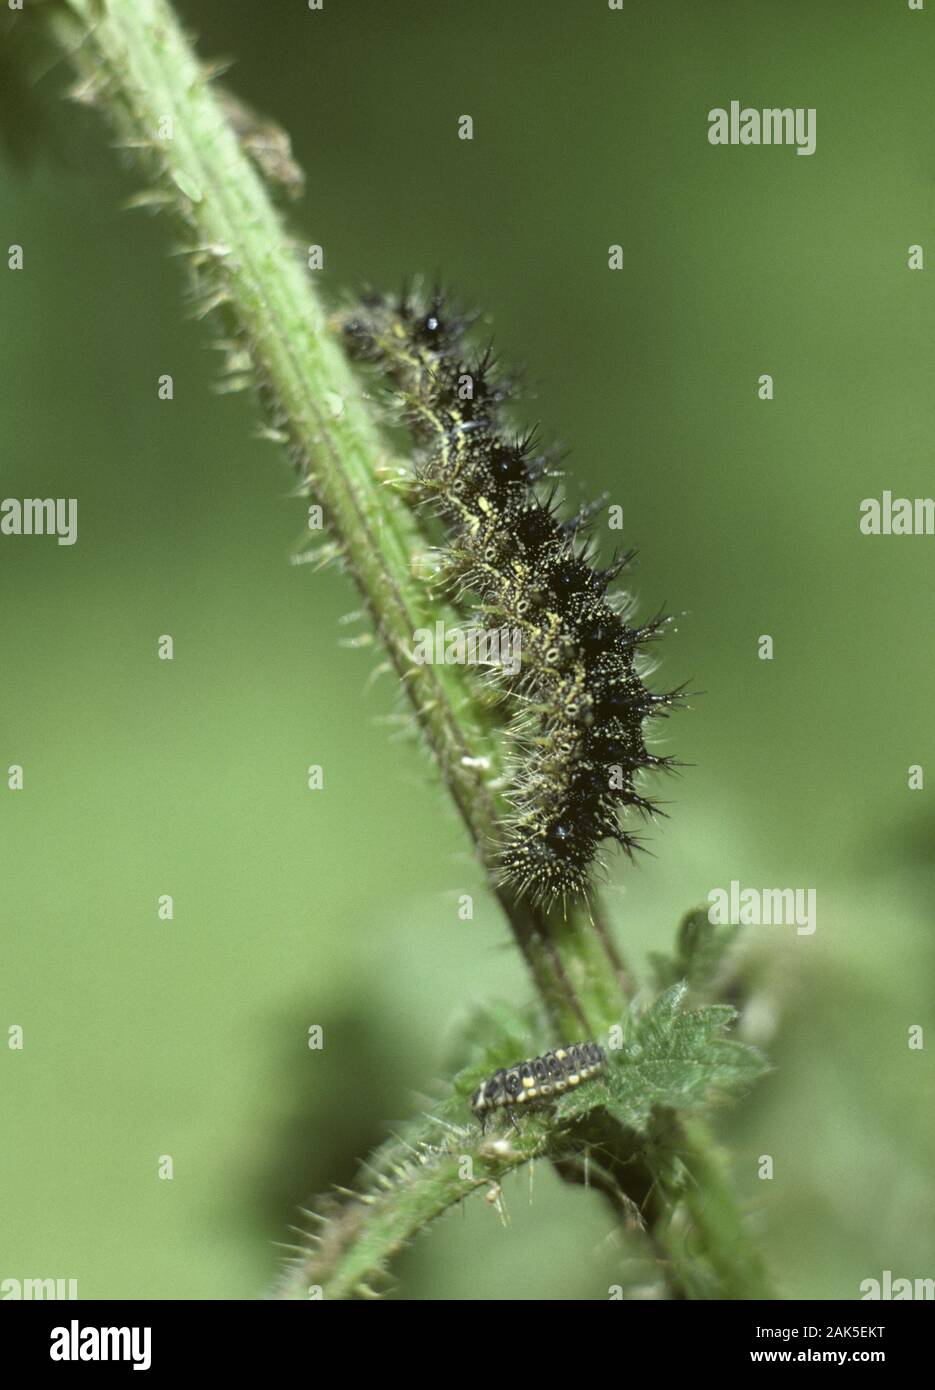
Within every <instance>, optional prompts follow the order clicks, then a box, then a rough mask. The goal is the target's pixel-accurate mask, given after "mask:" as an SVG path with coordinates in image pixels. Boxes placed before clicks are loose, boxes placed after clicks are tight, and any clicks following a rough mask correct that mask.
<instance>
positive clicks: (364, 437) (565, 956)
mask: <svg viewBox="0 0 935 1390" xmlns="http://www.w3.org/2000/svg"><path fill="white" fill-rule="evenodd" d="M50 23H51V24H52V27H53V30H54V32H55V34H56V36H57V38H58V40H59V42H60V43H61V44H62V45H63V46H64V47H65V49H66V50H67V52H68V54H69V56H70V58H71V60H72V62H73V64H74V67H75V68H76V70H77V72H78V74H79V78H80V96H81V99H82V100H84V101H85V102H87V103H88V104H92V105H97V106H100V107H101V108H102V109H103V110H104V112H105V113H106V115H107V117H108V119H109V120H110V121H111V123H112V125H113V127H114V128H115V130H116V132H117V134H118V137H119V141H120V143H121V144H122V145H124V146H125V147H128V148H130V149H132V150H134V151H135V152H136V153H137V155H138V157H139V162H140V164H141V166H142V167H143V169H144V171H145V172H146V174H147V176H148V177H149V178H150V179H151V180H152V182H153V185H154V186H153V188H152V190H151V192H150V193H149V194H148V195H145V196H144V198H141V199H140V200H139V201H140V202H141V203H143V202H147V201H148V202H151V203H153V204H154V205H160V204H162V205H164V207H165V209H166V211H167V212H169V213H170V215H172V216H173V217H174V219H175V221H176V222H177V224H179V225H180V226H181V227H182V228H183V230H184V234H185V237H186V249H187V250H188V252H189V253H190V255H191V259H192V264H193V267H194V268H195V271H196V273H197V276H198V280H199V284H200V295H199V312H205V313H207V312H208V311H210V310H217V311H218V312H219V313H220V314H221V315H222V316H223V318H224V320H225V322H226V324H227V325H228V328H229V329H230V330H232V331H233V332H234V333H235V334H236V335H237V340H238V346H239V347H240V348H241V350H246V351H247V352H249V355H250V359H251V363H252V371H253V374H254V377H255V379H256V380H257V382H258V383H259V384H260V386H261V388H262V392H263V394H264V396H265V398H266V399H267V401H269V402H271V409H272V417H273V423H274V424H275V425H276V427H277V429H280V430H281V431H282V432H283V433H284V434H285V435H286V436H287V437H288V440H289V443H290V446H291V453H292V456H293V458H294V459H295V461H296V464H297V466H298V468H299V469H300V471H301V473H302V475H303V476H304V478H305V479H306V480H307V481H308V483H309V484H310V486H311V487H312V488H313V490H314V493H315V495H316V497H317V498H318V499H319V500H320V502H321V504H322V506H323V509H324V512H325V517H326V522H327V525H328V528H329V533H330V535H331V536H332V537H333V538H334V539H335V541H336V542H337V544H338V547H339V548H340V556H341V560H342V562H343V564H344V566H345V567H346V568H347V570H348V571H349V572H350V574H351V575H352V576H353V579H354V581H355V582H356V584H357V586H358V588H359V589H360V591H361V594H362V595H363V598H364V601H365V603H366V606H367V609H368V610H369V612H370V614H371V616H372V619H373V622H374V624H375V626H376V629H377V631H378V633H379V635H380V637H381V638H382V641H383V643H384V644H385V646H386V648H387V651H388V653H389V656H390V659H391V661H392V663H393V665H394V667H395V669H396V670H397V672H398V673H399V675H400V677H401V678H402V680H403V684H404V688H405V690H406V692H407V694H408V697H409V699H410V701H411V703H412V705H413V707H414V710H415V713H416V717H417V719H418V722H419V724H420V725H421V728H422V730H423V732H424V734H425V737H426V739H427V741H428V744H429V746H430V748H431V749H432V752H433V753H434V755H435V757H436V759H437V762H438V764H439V767H440V769H441V771H442V774H443V776H444V779H445V782H446V783H447V786H448V788H449V791H450V792H451V795H452V797H453V799H454V801H455V804H456V805H457V807H458V809H459V811H460V813H461V815H462V817H463V819H464V821H465V823H466V825H467V827H468V830H469V832H470V835H471V838H472V840H473V842H474V844H475V846H476V849H477V853H478V855H479V857H480V859H481V862H482V863H483V865H484V867H485V869H486V871H487V876H488V879H489V881H490V883H491V886H492V889H493V891H494V892H495V893H496V895H497V897H498V898H499V901H500V903H501V906H502V908H503V910H504V912H505V914H506V917H507V919H508V921H509V923H510V925H511V927H512V930H513V934H514V937H515V939H516V941H517V943H518V945H519V947H520V949H521V951H522V953H523V955H524V957H525V958H526V961H527V963H528V965H529V967H530V969H531V971H532V974H533V977H534V980H535V983H536V986H537V988H538V991H539V993H540V996H541V997H542V999H543V1001H544V1003H545V1005H546V1007H547V1009H548V1011H549V1014H550V1016H551V1018H552V1020H553V1024H554V1027H555V1029H556V1031H557V1033H560V1034H562V1035H563V1036H570V1037H576V1036H582V1035H583V1034H584V1033H586V1032H592V1031H595V1030H597V1029H599V1028H600V1027H603V1026H605V1025H606V1023H607V1022H608V1021H609V1019H611V1018H613V1017H615V1016H616V1015H617V1014H618V1013H619V1010H620V1007H621V1005H622V1003H623V999H624V992H625V990H626V987H627V980H626V976H625V973H624V970H623V967H622V965H621V963H620V961H619V959H618V958H617V957H616V954H615V951H614V948H613V946H612V944H611V941H610V936H609V931H608V929H607V927H606V924H605V923H604V922H603V920H602V919H601V917H600V911H599V908H597V907H596V906H594V905H592V908H591V913H590V914H589V912H588V909H587V907H584V906H581V905H574V906H570V907H569V908H568V911H567V915H566V914H565V913H563V911H562V910H561V909H556V910H554V911H551V912H544V911H540V910H538V909H536V908H535V907H533V906H532V905H531V904H529V903H528V902H526V901H522V900H519V899H517V898H516V897H515V895H514V894H512V893H511V892H509V891H508V890H507V889H506V888H504V887H503V886H501V885H500V884H498V882H497V871H496V858H495V856H496V847H497V845H498V843H499V842H500V839H501V816H502V813H503V809H504V808H503V804H502V802H501V800H500V795H499V792H498V790H497V786H498V779H499V778H500V777H501V774H502V771H503V768H502V766H501V755H500V752H499V749H498V745H497V742H496V741H495V739H494V738H493V736H492V730H491V728H490V724H489V714H488V713H487V712H486V711H485V710H484V708H483V706H482V705H481V704H480V702H479V701H478V698H477V693H476V691H475V689H473V688H472V685H471V683H470V678H469V676H468V674H467V673H466V671H465V669H464V668H463V667H458V666H443V665H439V666H435V665H419V664H417V663H415V662H414V661H413V660H412V658H411V656H410V652H411V649H412V644H413V640H414V633H415V631H416V629H417V628H422V627H429V626H431V625H432V624H433V623H434V621H435V620H436V619H437V618H438V617H439V616H440V612H441V606H440V604H439V602H438V601H437V599H436V598H433V596H432V595H431V594H430V593H429V592H428V591H427V588H426V586H425V584H424V582H423V581H422V580H420V579H417V578H416V577H415V576H414V575H413V556H414V555H417V554H419V553H421V552H422V551H423V550H424V548H425V537H424V536H423V535H422V533H421V532H420V531H419V529H418V523H417V522H416V520H415V519H414V517H413V515H412V513H411V511H410V509H409V508H408V507H407V505H406V504H405V502H404V501H403V499H402V498H401V497H400V496H399V495H398V493H397V492H396V490H394V489H393V488H391V487H388V486H386V485H385V480H384V477H383V476H382V475H380V473H379V471H378V470H379V466H380V465H386V464H387V463H388V462H389V460H388V459H387V453H386V445H385V442H384V441H383V439H382V438H381V436H380V434H379V431H378V428H377V425H376V423H375V422H374V419H373V417H372V414H371V413H370V410H369V409H368V407H367V406H366V404H365V402H364V401H363V399H362V395H361V390H360V386H359V383H358V381H357V380H356V378H355V377H354V375H353V373H352V370H351V368H350V366H349V365H348V363H347V361H346V359H345V357H344V354H343V353H342V351H341V350H340V347H339V345H338V343H337V342H336V341H335V340H334V337H333V335H332V334H331V332H330V331H329V329H328V324H327V315H326V312H325V309H324V307H323V305H322V303H321V300H320V298H319V296H318V294H317V293H316V291H315V289H314V287H313V284H312V278H313V277H312V275H311V274H309V273H308V272H307V271H306V269H305V268H304V266H303V265H302V264H301V262H300V259H299V257H298V255H297V252H296V248H295V246H294V245H293V243H292V242H291V240H290V238H289V237H288V236H287V235H286V233H285V231H284V229H283V226H282V223H281V220H280V217H279V215H278V213H277V212H276V210H275V208H274V207H273V205H272V203H271V201H270V198H269V195H268V193H267V190H266V188H265V186H264V185H263V183H262V181H261V179H260V177H259V176H258V174H257V172H256V170H255V169H254V167H253V165H252V164H251V163H250V161H249V159H248V158H247V156H246V155H245V154H244V152H243V150H242V149H241V147H240V144H239V142H238V139H237V137H236V136H235V134H234V133H233V131H232V130H231V128H230V126H229V124H228V122H227V120H226V118H225V115H224V112H223V110H222V108H221V105H220V103H219V102H218V101H217V99H216V96H215V94H214V92H213V90H212V88H211V84H210V80H209V78H208V76H207V75H206V73H205V71H204V70H203V69H202V67H201V66H200V65H199V63H198V61H197V59H196V57H195V55H194V54H193V52H192V50H191V48H190V46H189V44H188V42H187V41H186V39H185V37H184V35H183V34H182V32H181V30H180V28H179V26H178V23H177V21H176V19H175V17H174V15H173V13H172V11H171V9H170V8H169V6H168V5H167V4H166V3H165V0H67V3H66V6H65V8H64V9H61V10H60V9H55V10H53V12H52V14H51V15H50ZM167 118H169V120H171V129H169V127H168V126H167ZM592 915H593V920H592Z"/></svg>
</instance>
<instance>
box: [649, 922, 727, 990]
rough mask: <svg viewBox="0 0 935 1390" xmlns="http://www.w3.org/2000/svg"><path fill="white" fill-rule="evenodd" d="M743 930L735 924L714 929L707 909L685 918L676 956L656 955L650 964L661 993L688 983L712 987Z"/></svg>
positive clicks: (652, 957)
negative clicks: (740, 930) (679, 983)
mask: <svg viewBox="0 0 935 1390" xmlns="http://www.w3.org/2000/svg"><path fill="white" fill-rule="evenodd" d="M738 931H739V927H737V926H736V925H734V924H733V923H730V922H728V923H725V924H724V925H717V926H715V925H713V924H712V923H711V922H710V921H709V920H708V914H707V912H706V911H705V910H704V908H694V909H693V910H692V911H691V912H688V913H686V914H685V916H684V917H683V918H682V921H681V924H680V926H679V930H678V935H677V937H676V942H675V955H674V956H667V955H662V954H660V953H658V952H653V953H652V955H651V957H650V960H651V962H652V966H653V970H654V972H655V976H656V982H657V984H658V985H659V987H660V989H667V988H669V987H670V986H672V985H674V984H676V983H678V982H679V981H680V980H684V981H685V982H686V983H687V984H688V985H690V986H691V988H692V989H696V990H703V989H705V988H706V987H707V986H709V985H710V984H711V983H712V982H713V980H714V978H715V976H716V975H717V972H718V970H719V969H720V966H721V963H722V961H723V960H724V957H725V956H726V955H727V953H728V951H729V950H730V948H731V946H732V945H733V943H734V941H735V940H736V937H737V933H738Z"/></svg>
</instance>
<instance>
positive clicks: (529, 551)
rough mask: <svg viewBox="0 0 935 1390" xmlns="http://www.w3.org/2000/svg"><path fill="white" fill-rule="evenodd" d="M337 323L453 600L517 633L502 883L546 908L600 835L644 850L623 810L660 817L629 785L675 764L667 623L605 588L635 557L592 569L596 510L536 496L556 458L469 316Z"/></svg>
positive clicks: (381, 308)
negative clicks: (408, 473) (524, 427)
mask: <svg viewBox="0 0 935 1390" xmlns="http://www.w3.org/2000/svg"><path fill="white" fill-rule="evenodd" d="M338 323H339V325H340V327H341V329H342V332H343V336H344V341H345V343H346V344H347V347H348V350H349V352H350V354H351V356H352V357H353V358H355V359H356V360H359V361H364V362H370V363H374V364H376V365H377V366H378V367H379V368H380V370H381V371H382V372H383V374H384V376H385V377H386V378H387V380H388V382H389V384H390V387H391V390H392V393H393V397H394V401H395V404H396V406H397V408H398V413H399V414H400V416H401V418H402V420H403V422H404V423H405V424H406V425H407V426H408V428H409V429H410V431H411V433H412V435H413V437H414V440H415V443H416V450H417V452H416V456H415V464H414V467H415V475H416V479H417V481H418V485H419V491H420V493H421V497H422V499H423V500H425V501H427V502H428V503H429V504H430V505H432V506H433V507H434V509H435V511H436V512H437V514H438V516H439V517H440V518H441V520H442V522H443V524H444V527H445V529H446V532H447V539H446V544H445V546H444V549H443V552H442V553H443V556H444V560H445V569H446V573H447V576H448V578H449V579H450V582H451V586H452V590H453V591H454V592H456V593H457V594H459V595H463V594H465V593H470V594H471V595H474V596H476V600H477V619H478V622H479V623H480V624H481V625H482V626H483V627H485V628H487V629H503V628H508V629H510V630H512V631H513V632H514V633H519V634H520V636H521V648H522V658H521V663H520V669H519V671H518V672H517V673H516V674H515V675H513V676H512V677H509V678H507V677H502V679H506V680H508V693H509V696H510V697H511V698H512V700H513V725H512V734H513V737H514V745H513V746H514V748H515V754H514V756H513V758H512V766H511V774H510V776H511V785H510V787H509V792H508V799H509V804H510V807H511V814H510V816H509V818H508V822H507V825H506V832H505V836H504V842H503V844H502V845H501V846H499V847H498V853H499V859H500V865H501V874H502V879H503V881H504V882H506V883H508V884H509V885H511V886H512V887H513V889H514V890H515V891H516V892H518V893H519V894H528V895H529V896H530V897H532V898H533V900H534V901H537V902H544V903H546V904H550V903H552V902H553V901H554V900H555V899H565V898H574V897H577V896H581V895H584V894H586V893H587V891H588V887H589V883H590V875H591V870H592V866H593V864H594V861H595V858H596V855H597V851H598V846H599V845H600V843H601V842H602V841H604V840H607V839H613V840H616V841H618V842H619V843H620V844H621V845H622V846H623V848H624V850H625V851H627V852H628V853H632V851H633V850H634V849H635V848H636V847H637V845H638V839H637V837H636V836H635V835H633V834H632V833H631V832H630V831H629V830H625V829H623V828H621V826H620V823H619V818H620V814H621V812H624V811H627V810H635V811H637V812H638V813H641V814H643V815H650V814H652V813H653V812H654V811H655V810H656V809H657V808H656V807H655V806H654V805H653V803H652V802H650V801H648V800H647V799H646V798H645V797H643V796H642V795H641V794H640V792H639V790H638V789H637V785H636V783H637V778H638V775H639V774H640V773H641V772H642V771H643V770H644V769H648V768H668V767H671V766H672V765H673V760H672V759H671V758H667V757H662V756H656V755H654V754H652V753H650V752H649V751H648V750H647V748H646V744H645V741H644V737H643V723H644V720H645V719H646V718H647V717H648V716H651V715H660V714H665V713H666V712H667V711H668V709H669V707H671V706H672V705H673V703H675V701H676V699H677V697H678V694H679V692H678V691H673V692H670V693H668V694H653V693H651V692H650V691H649V690H648V689H647V688H646V686H645V685H644V684H643V680H642V678H641V673H640V669H639V663H638V653H639V650H640V648H641V647H642V645H643V644H645V643H646V642H647V641H649V640H650V639H651V638H653V637H654V636H656V634H657V633H658V632H659V630H660V628H661V627H662V626H663V624H664V622H665V619H663V618H662V617H661V616H660V617H657V618H654V619H652V620H651V621H650V622H647V623H645V624H643V625H642V626H640V627H631V626H630V625H629V623H628V622H627V621H626V617H625V614H626V611H627V600H626V596H625V595H623V594H621V593H619V592H617V593H614V592H613V591H612V584H613V581H614V580H615V579H616V577H617V575H618V574H619V573H620V571H621V569H622V568H623V567H624V565H625V564H626V563H627V561H628V560H629V559H630V556H626V557H624V558H623V559H620V560H617V561H615V562H614V563H613V564H611V565H610V566H609V567H607V568H604V569H599V568H597V567H596V566H595V563H594V555H593V550H592V547H590V546H589V544H588V542H587V539H586V537H587V532H588V527H589V522H590V520H591V519H592V518H593V516H594V514H595V512H596V510H597V507H588V506H586V507H583V508H582V509H580V510H579V511H578V512H577V513H576V514H575V515H574V516H572V517H570V518H568V519H565V520H563V519H562V518H561V516H560V514H559V506H558V501H557V497H556V492H555V489H554V485H553V486H552V489H551V491H545V492H543V488H544V487H545V488H548V479H549V477H550V476H552V477H554V476H555V475H554V471H553V470H552V468H551V466H550V465H551V461H550V456H549V454H548V453H546V452H543V451H541V450H540V449H538V448H537V445H536V442H535V434H534V432H527V433H524V434H516V433H513V432H511V430H510V429H509V428H507V427H506V426H505V425H504V424H503V423H502V421H501V414H502V410H503V407H504V405H505V403H506V402H508V401H509V400H510V398H511V396H512V395H513V394H514V388H513V387H512V386H511V384H510V382H509V380H508V379H507V378H506V377H505V376H504V375H503V374H502V373H501V372H498V371H497V370H496V368H495V365H494V360H493V357H492V354H491V351H490V349H489V348H488V349H487V350H486V351H485V352H482V353H480V354H479V355H478V354H472V353H471V352H470V351H469V349H468V348H467V347H466V345H465V337H466V334H467V330H468V328H469V323H470V321H469V319H468V318H467V317H466V316H464V315H463V314H461V313H459V312H458V311H457V310H456V309H454V308H452V307H451V306H450V305H449V304H448V302H447V301H446V300H444V299H443V297H442V296H441V295H438V294H435V295H432V296H429V297H427V298H423V297H421V296H420V295H417V294H411V293H407V294H404V295H403V296H402V297H401V298H400V299H397V300H392V301H391V300H388V299H386V298H384V297H383V296H380V295H370V296H369V297H367V298H366V299H365V300H364V302H363V303H362V304H361V305H359V306H357V307H355V308H354V309H353V310H349V311H347V312H346V313H344V314H342V315H339V317H338Z"/></svg>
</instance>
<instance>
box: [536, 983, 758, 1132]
mask: <svg viewBox="0 0 935 1390" xmlns="http://www.w3.org/2000/svg"><path fill="white" fill-rule="evenodd" d="M687 990H688V986H687V984H686V983H685V981H680V982H679V983H678V984H676V985H673V986H672V987H671V988H670V989H667V990H666V991H665V993H663V994H661V995H660V996H659V998H658V999H656V1000H655V1001H654V1002H653V1003H652V1004H650V1006H649V1007H648V1008H647V1009H645V1011H643V1012H642V1013H639V1012H637V1011H635V1010H633V1009H631V1010H630V1012H629V1013H628V1014H627V1015H625V1017H624V1019H623V1021H622V1023H621V1025H620V1029H619V1036H617V1030H611V1037H610V1046H609V1047H608V1048H607V1070H606V1072H605V1073H604V1076H603V1077H602V1078H601V1080H600V1081H599V1082H590V1083H588V1085H586V1086H582V1087H580V1088H579V1089H577V1090H575V1091H571V1092H569V1093H567V1094H566V1095H564V1096H563V1097H562V1098H561V1100H560V1101H559V1102H558V1104H557V1106H556V1113H557V1115H558V1117H559V1118H560V1119H576V1118H582V1117H583V1116H584V1115H586V1114H587V1113H588V1111H589V1110H592V1109H593V1108H594V1107H595V1105H601V1106H603V1108H604V1109H605V1110H606V1111H607V1112H608V1113H609V1114H610V1115H611V1116H612V1117H613V1118H614V1119H615V1120H617V1121H618V1122H619V1123H620V1124H622V1125H625V1126H626V1127H627V1128H628V1129H633V1130H637V1131H646V1130H647V1129H648V1126H649V1122H650V1119H651V1116H652V1112H653V1110H655V1109H659V1108H663V1107H664V1108H667V1109H671V1110H689V1109H696V1108H697V1107H698V1106H700V1105H702V1104H704V1103H705V1102H706V1101H711V1100H716V1099H718V1098H719V1097H723V1096H725V1095H729V1094H732V1093H735V1092H737V1091H740V1090H745V1089H746V1088H747V1087H749V1086H750V1085H751V1084H752V1083H753V1082H754V1081H755V1080H756V1078H757V1077H758V1076H760V1075H762V1073H763V1072H764V1071H767V1070H768V1069H769V1068H768V1063H767V1062H766V1059H765V1058H764V1057H763V1055H762V1053H760V1052H759V1051H758V1050H757V1049H756V1048H754V1047H750V1046H749V1045H748V1044H747V1043H742V1042H738V1041H737V1040H736V1039H735V1038H729V1037H726V1036H725V1035H724V1033H725V1029H726V1028H727V1027H729V1025H730V1024H731V1023H732V1022H733V1021H734V1019H735V1018H736V1017H737V1011H736V1010H735V1009H732V1008H730V1007H728V1006H727V1005H725V1004H709V1005H706V1006H705V1007H704V1008H699V1009H683V1008H682V1004H683V1001H684V999H685V995H686V993H687ZM615 1040H616V1041H618V1042H619V1046H618V1047H616V1048H615V1047H614V1045H613V1044H614V1042H615Z"/></svg>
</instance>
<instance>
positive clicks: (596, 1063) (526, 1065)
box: [471, 1042, 606, 1126]
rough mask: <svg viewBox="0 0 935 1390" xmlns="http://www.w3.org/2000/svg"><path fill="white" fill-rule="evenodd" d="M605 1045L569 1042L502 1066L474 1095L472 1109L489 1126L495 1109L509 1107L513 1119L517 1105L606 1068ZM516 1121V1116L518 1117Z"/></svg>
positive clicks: (543, 1098) (553, 1095) (555, 1093)
mask: <svg viewBox="0 0 935 1390" xmlns="http://www.w3.org/2000/svg"><path fill="white" fill-rule="evenodd" d="M605 1061H606V1059H605V1057H604V1049H603V1048H602V1047H599V1046H598V1044H597V1043H595V1042H583V1043H569V1044H568V1045H567V1046H565V1047H556V1048H555V1049H554V1050H553V1051H552V1052H544V1053H543V1054H542V1056H541V1057H529V1058H527V1060H526V1061H525V1062H514V1064H513V1066H511V1067H501V1068H500V1070H499V1071H495V1072H494V1074H493V1076H491V1077H489V1078H488V1079H487V1080H486V1081H484V1082H483V1083H482V1084H481V1085H480V1086H478V1088H477V1090H476V1091H475V1092H474V1094H473V1095H472V1096H471V1109H472V1110H473V1111H474V1113H475V1115H477V1116H478V1117H479V1119H480V1122H481V1125H482V1126H485V1125H486V1121H487V1114H488V1112H489V1111H491V1110H498V1109H504V1108H505V1109H506V1111H507V1113H508V1114H509V1116H510V1119H511V1120H512V1119H513V1114H512V1111H513V1107H514V1106H518V1105H532V1104H535V1103H536V1102H537V1101H538V1102H540V1103H541V1102H544V1101H550V1100H554V1099H555V1098H556V1097H557V1096H560V1095H561V1094H562V1093H563V1092H564V1091H568V1090H570V1089H571V1088H572V1087H573V1086H580V1085H581V1083H582V1082H583V1081H590V1080H591V1077H592V1076H596V1075H597V1074H598V1072H599V1071H601V1070H603V1067H604V1065H605ZM514 1124H515V1120H514Z"/></svg>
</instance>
